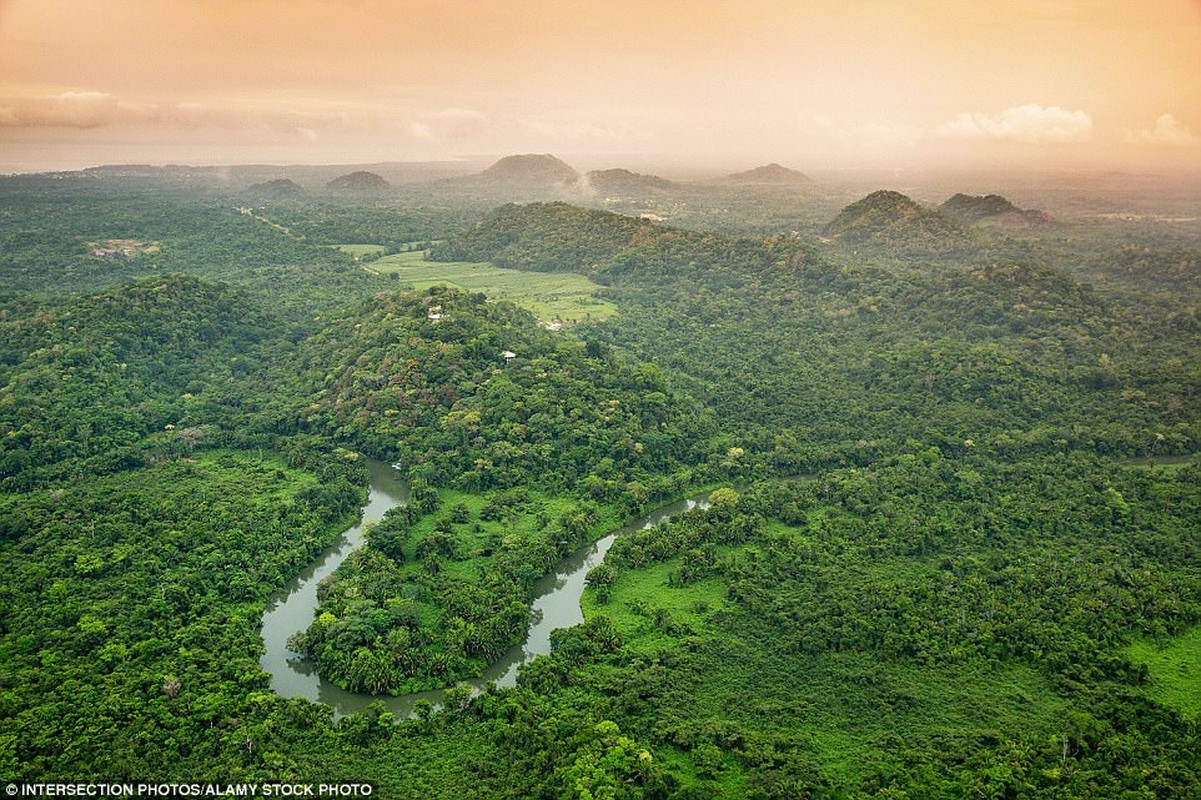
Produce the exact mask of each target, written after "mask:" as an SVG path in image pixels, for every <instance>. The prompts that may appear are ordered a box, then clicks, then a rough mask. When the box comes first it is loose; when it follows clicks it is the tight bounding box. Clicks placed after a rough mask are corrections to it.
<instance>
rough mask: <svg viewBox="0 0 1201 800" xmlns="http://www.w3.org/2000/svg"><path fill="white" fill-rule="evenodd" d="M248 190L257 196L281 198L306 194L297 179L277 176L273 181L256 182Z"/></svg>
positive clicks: (248, 192)
mask: <svg viewBox="0 0 1201 800" xmlns="http://www.w3.org/2000/svg"><path fill="white" fill-rule="evenodd" d="M246 192H247V194H251V195H254V196H256V197H269V198H272V199H280V198H284V197H300V196H301V195H303V194H304V189H303V188H301V186H300V184H298V183H296V181H293V180H289V179H288V178H276V179H275V180H273V181H264V182H263V183H256V184H254V185H253V186H251V187H249V188H248V189H247V190H246Z"/></svg>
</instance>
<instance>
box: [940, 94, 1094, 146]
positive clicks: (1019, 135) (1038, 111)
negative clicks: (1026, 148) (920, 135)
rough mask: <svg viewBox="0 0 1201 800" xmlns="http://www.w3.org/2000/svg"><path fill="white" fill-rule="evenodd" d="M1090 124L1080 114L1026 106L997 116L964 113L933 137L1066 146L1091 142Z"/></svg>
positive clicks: (1033, 105) (1017, 107) (1084, 114)
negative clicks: (1067, 144) (1073, 143)
mask: <svg viewBox="0 0 1201 800" xmlns="http://www.w3.org/2000/svg"><path fill="white" fill-rule="evenodd" d="M1092 132H1093V120H1092V117H1090V116H1089V115H1088V114H1086V113H1085V112H1083V111H1068V110H1067V109H1065V108H1060V107H1059V106H1040V105H1038V104H1037V103H1027V104H1026V105H1022V106H1014V107H1013V108H1007V109H1005V110H1004V111H1002V112H1001V113H1000V114H985V113H982V112H979V111H965V112H963V113H961V114H959V115H957V116H956V117H955V118H954V119H953V120H950V121H949V122H945V123H943V124H942V125H940V126H938V128H937V129H936V130H935V133H936V134H937V135H938V136H942V137H946V138H949V139H969V140H972V139H975V140H990V141H1006V142H1021V143H1024V144H1065V143H1072V142H1087V141H1088V140H1089V139H1090V138H1092Z"/></svg>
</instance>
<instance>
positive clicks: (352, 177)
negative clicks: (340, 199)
mask: <svg viewBox="0 0 1201 800" xmlns="http://www.w3.org/2000/svg"><path fill="white" fill-rule="evenodd" d="M325 185H326V187H328V188H330V189H333V190H334V191H338V192H381V191H383V190H385V189H390V188H392V184H390V183H388V182H387V181H386V180H384V179H383V178H381V177H380V176H379V175H376V174H375V173H374V172H367V171H366V170H358V171H357V172H351V173H348V174H346V175H339V176H338V177H337V178H334V179H333V180H332V181H330V182H329V183H327V184H325Z"/></svg>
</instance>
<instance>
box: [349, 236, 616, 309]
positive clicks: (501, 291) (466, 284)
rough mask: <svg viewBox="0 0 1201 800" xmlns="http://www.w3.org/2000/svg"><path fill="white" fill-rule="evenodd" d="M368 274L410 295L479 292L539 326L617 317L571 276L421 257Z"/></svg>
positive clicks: (389, 260)
mask: <svg viewBox="0 0 1201 800" xmlns="http://www.w3.org/2000/svg"><path fill="white" fill-rule="evenodd" d="M369 269H371V270H372V271H374V272H378V273H381V274H384V275H395V276H396V277H397V278H398V279H399V280H400V282H401V283H403V284H406V285H408V286H412V287H413V288H414V289H419V290H420V289H427V288H429V287H430V286H439V285H441V286H454V287H457V288H460V289H462V290H464V291H467V292H483V293H484V294H486V295H488V297H490V298H492V299H493V300H508V301H510V302H513V303H516V304H517V305H519V306H521V307H523V308H526V309H529V310H530V311H532V312H534V314H536V315H537V316H538V318H539V319H541V320H543V321H544V322H553V321H556V320H558V321H562V322H583V321H585V320H589V321H599V320H604V319H608V318H609V317H611V316H613V315H614V314H616V313H617V306H615V305H614V304H613V303H611V302H609V301H608V300H604V299H601V298H600V297H598V296H597V294H596V292H597V291H598V290H599V289H600V288H601V287H600V286H598V285H597V284H595V283H593V282H592V281H590V280H588V279H587V278H585V277H584V276H583V275H578V274H576V273H569V272H554V273H549V272H518V271H517V270H514V269H503V268H501V267H496V266H493V265H492V264H489V263H486V262H484V263H472V262H465V261H449V262H440V261H426V260H425V253H424V252H421V251H414V252H410V253H396V254H395V255H390V256H384V257H383V258H380V259H377V260H376V261H373V262H371V266H370V267H369Z"/></svg>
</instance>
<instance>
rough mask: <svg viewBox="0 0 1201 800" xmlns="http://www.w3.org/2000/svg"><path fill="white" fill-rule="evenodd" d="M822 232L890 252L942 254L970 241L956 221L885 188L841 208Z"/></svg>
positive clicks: (966, 244) (841, 240)
mask: <svg viewBox="0 0 1201 800" xmlns="http://www.w3.org/2000/svg"><path fill="white" fill-rule="evenodd" d="M824 233H825V235H826V236H828V237H830V238H831V239H834V240H835V241H839V242H844V243H847V244H851V245H870V246H873V247H877V248H884V249H886V250H887V251H888V252H890V253H892V254H894V255H902V254H903V255H930V254H933V253H946V252H950V251H955V250H963V249H966V248H967V247H968V246H970V245H971V244H973V240H972V237H971V235H970V234H969V233H968V231H967V230H965V229H964V227H963V226H962V225H961V224H960V223H959V221H958V220H956V219H953V218H951V217H948V216H945V215H943V214H940V213H939V212H937V211H935V210H933V209H928V208H924V207H923V206H921V205H919V204H918V203H916V202H914V201H913V200H912V199H910V198H908V197H906V196H905V195H903V194H901V193H900V192H893V191H886V190H881V191H878V192H872V193H871V194H869V195H868V196H867V197H865V198H863V199H862V200H859V201H857V202H855V203H852V204H851V205H849V206H847V207H846V208H844V209H843V210H842V211H841V212H839V214H838V216H837V217H835V218H834V219H833V220H831V221H830V224H828V225H827V226H826V227H825V231H824Z"/></svg>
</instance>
